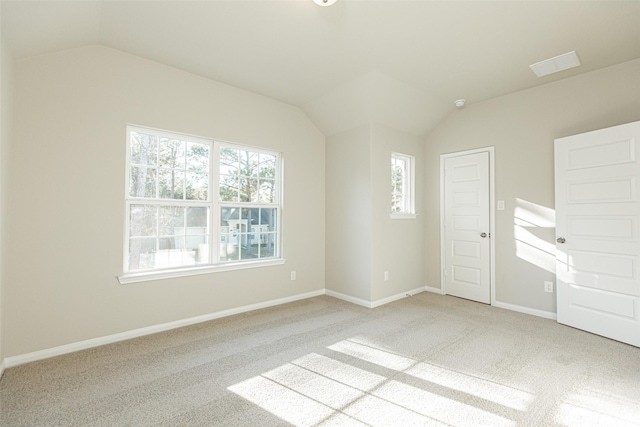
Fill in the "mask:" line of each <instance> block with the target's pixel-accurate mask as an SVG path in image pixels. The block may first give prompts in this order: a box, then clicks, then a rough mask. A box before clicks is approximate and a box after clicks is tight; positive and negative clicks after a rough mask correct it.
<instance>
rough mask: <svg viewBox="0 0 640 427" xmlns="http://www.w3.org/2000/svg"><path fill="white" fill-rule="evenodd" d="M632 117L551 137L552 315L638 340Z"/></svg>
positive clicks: (639, 170) (638, 204) (639, 259)
mask: <svg viewBox="0 0 640 427" xmlns="http://www.w3.org/2000/svg"><path fill="white" fill-rule="evenodd" d="M639 153H640V122H635V123H630V124H626V125H621V126H615V127H612V128H607V129H601V130H597V131H594V132H588V133H584V134H580V135H574V136H569V137H566V138H560V139H556V140H555V173H556V177H555V179H556V183H555V187H556V239H557V240H556V275H557V282H558V284H557V292H558V293H557V298H558V322H560V323H563V324H566V325H569V326H573V327H575V328H579V329H583V330H585V331H589V332H593V333H595V334H599V335H603V336H606V337H609V338H612V339H615V340H618V341H622V342H625V343H628V344H632V345H635V346H638V347H640V313H639V312H640V234H639V229H638V226H639V224H638V222H639V219H640V187H639V180H640V160H639V159H638V154H639Z"/></svg>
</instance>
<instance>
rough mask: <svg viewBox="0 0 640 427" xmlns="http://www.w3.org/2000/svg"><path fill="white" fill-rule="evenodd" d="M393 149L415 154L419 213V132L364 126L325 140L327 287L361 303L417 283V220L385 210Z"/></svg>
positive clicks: (421, 148) (419, 247) (388, 203)
mask: <svg viewBox="0 0 640 427" xmlns="http://www.w3.org/2000/svg"><path fill="white" fill-rule="evenodd" d="M393 151H396V152H401V153H404V154H409V155H413V156H415V157H416V171H417V173H416V184H417V185H416V186H417V189H416V196H417V201H416V209H417V210H418V211H422V207H423V199H424V190H423V169H424V167H423V166H424V144H423V141H422V139H421V138H419V137H417V136H413V135H410V134H407V133H404V132H400V131H397V130H394V129H392V128H389V127H387V126H383V125H380V124H368V125H364V126H360V127H358V128H355V129H352V130H350V131H347V132H343V133H340V134H337V135H334V136H332V137H329V138H327V143H326V153H327V154H326V176H327V207H326V212H327V217H326V220H327V225H326V230H327V233H326V242H327V246H326V251H327V253H326V261H327V265H326V279H327V283H326V287H327V289H328V290H332V291H335V292H339V293H341V294H344V295H347V296H350V297H354V298H358V299H360V300H363V301H364V302H366V303H376V302H377V301H379V300H383V299H385V298H388V297H392V296H396V295H399V294H402V295H404V293H405V292H407V291H410V290H413V289H417V288H421V287H423V286H424V275H423V267H422V265H423V259H424V249H423V241H422V236H423V225H424V221H422V220H421V219H407V220H397V219H394V220H392V219H391V218H390V216H389V215H390V213H391V152H393ZM385 271H389V281H384V272H385Z"/></svg>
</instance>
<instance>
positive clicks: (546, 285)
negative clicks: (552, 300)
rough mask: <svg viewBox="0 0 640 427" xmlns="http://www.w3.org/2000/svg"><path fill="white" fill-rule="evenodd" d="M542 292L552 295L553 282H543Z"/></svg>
mask: <svg viewBox="0 0 640 427" xmlns="http://www.w3.org/2000/svg"><path fill="white" fill-rule="evenodd" d="M544 291H545V292H551V293H553V282H544Z"/></svg>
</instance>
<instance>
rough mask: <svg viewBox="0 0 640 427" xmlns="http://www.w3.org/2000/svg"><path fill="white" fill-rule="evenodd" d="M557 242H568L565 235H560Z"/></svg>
mask: <svg viewBox="0 0 640 427" xmlns="http://www.w3.org/2000/svg"><path fill="white" fill-rule="evenodd" d="M556 242H558V243H564V242H566V240H565V238H564V237H558V238H557V239H556Z"/></svg>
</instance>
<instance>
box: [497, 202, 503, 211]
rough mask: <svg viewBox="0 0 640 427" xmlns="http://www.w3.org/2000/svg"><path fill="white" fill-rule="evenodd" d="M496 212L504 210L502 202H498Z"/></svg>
mask: <svg viewBox="0 0 640 427" xmlns="http://www.w3.org/2000/svg"><path fill="white" fill-rule="evenodd" d="M498 210H499V211H503V210H504V200H498Z"/></svg>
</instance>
